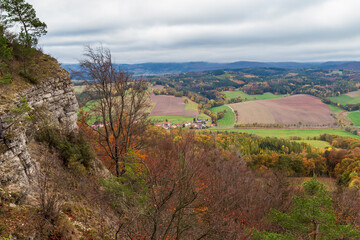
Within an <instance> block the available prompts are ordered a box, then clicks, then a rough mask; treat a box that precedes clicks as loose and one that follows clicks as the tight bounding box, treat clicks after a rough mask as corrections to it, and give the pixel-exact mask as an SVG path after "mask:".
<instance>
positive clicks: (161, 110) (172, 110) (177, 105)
mask: <svg viewBox="0 0 360 240" xmlns="http://www.w3.org/2000/svg"><path fill="white" fill-rule="evenodd" d="M150 98H151V101H152V102H154V103H156V105H155V107H154V109H153V110H152V112H151V113H150V116H184V117H196V116H198V112H197V111H190V110H185V103H184V100H183V99H182V98H181V97H174V96H165V95H154V94H151V95H150Z"/></svg>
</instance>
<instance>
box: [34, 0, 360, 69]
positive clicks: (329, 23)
mask: <svg viewBox="0 0 360 240" xmlns="http://www.w3.org/2000/svg"><path fill="white" fill-rule="evenodd" d="M29 2H30V3H32V4H33V5H34V7H35V9H37V13H38V15H39V17H40V18H41V19H42V20H44V21H45V22H46V23H47V24H48V27H49V29H48V30H49V34H48V35H47V36H45V37H43V38H42V39H41V41H40V43H41V45H42V46H43V48H44V50H45V51H47V52H50V53H51V54H52V55H56V56H57V57H58V58H59V59H60V60H61V61H63V62H74V61H76V60H75V59H77V58H80V57H81V53H82V49H83V45H85V44H96V43H99V42H102V43H103V44H104V45H105V46H108V47H110V49H111V50H112V51H113V56H115V57H116V59H117V61H119V62H122V63H127V62H129V63H130V62H132V63H135V62H145V61H191V60H194V61H197V60H203V61H237V60H258V61H287V60H296V61H307V60H309V61H314V60H326V57H328V58H331V60H336V59H339V60H344V59H347V60H356V59H358V57H357V55H356V54H355V53H357V46H359V45H360V41H359V35H360V32H359V30H357V29H358V27H357V26H358V23H359V22H360V15H359V14H357V11H356V10H357V9H359V8H360V1H357V0H342V1H338V0H291V1H289V0H272V1H269V0H222V1H218V0H216V1H215V0H181V1H179V0H122V1H118V0H103V1H101V2H100V3H99V1H98V0H77V1H70V0H62V1H49V0H29Z"/></svg>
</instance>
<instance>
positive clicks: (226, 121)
mask: <svg viewBox="0 0 360 240" xmlns="http://www.w3.org/2000/svg"><path fill="white" fill-rule="evenodd" d="M224 110H226V111H227V112H226V113H225V117H224V118H222V119H220V120H218V126H219V127H230V126H233V125H234V124H235V114H234V113H233V111H232V110H231V108H229V107H228V106H224V105H223V106H219V107H213V108H211V109H210V111H212V112H214V113H218V112H220V111H224Z"/></svg>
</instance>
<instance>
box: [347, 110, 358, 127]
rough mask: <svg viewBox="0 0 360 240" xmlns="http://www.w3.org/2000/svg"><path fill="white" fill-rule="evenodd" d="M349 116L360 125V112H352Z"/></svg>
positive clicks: (355, 123)
mask: <svg viewBox="0 0 360 240" xmlns="http://www.w3.org/2000/svg"><path fill="white" fill-rule="evenodd" d="M347 117H348V118H349V119H350V120H351V121H352V122H353V123H354V125H355V126H360V112H359V111H356V112H351V113H349V114H348V115H347Z"/></svg>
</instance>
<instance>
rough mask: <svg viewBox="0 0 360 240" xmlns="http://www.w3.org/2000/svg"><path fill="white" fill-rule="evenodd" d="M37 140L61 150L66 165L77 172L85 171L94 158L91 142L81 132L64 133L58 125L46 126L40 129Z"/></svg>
mask: <svg viewBox="0 0 360 240" xmlns="http://www.w3.org/2000/svg"><path fill="white" fill-rule="evenodd" d="M36 140H37V141H39V142H44V143H47V144H48V145H49V146H50V147H52V148H55V149H57V150H59V152H60V154H61V157H62V159H63V161H64V164H65V166H67V167H69V168H70V169H71V170H74V171H76V172H80V173H85V172H86V169H88V168H89V167H90V165H91V161H92V159H93V158H94V153H93V151H92V149H91V147H90V145H89V143H88V142H87V141H86V140H85V138H84V137H83V136H82V135H81V134H79V133H75V132H70V133H64V132H62V131H61V130H60V129H59V128H56V127H45V128H43V129H41V130H39V131H38V133H37V136H36Z"/></svg>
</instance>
